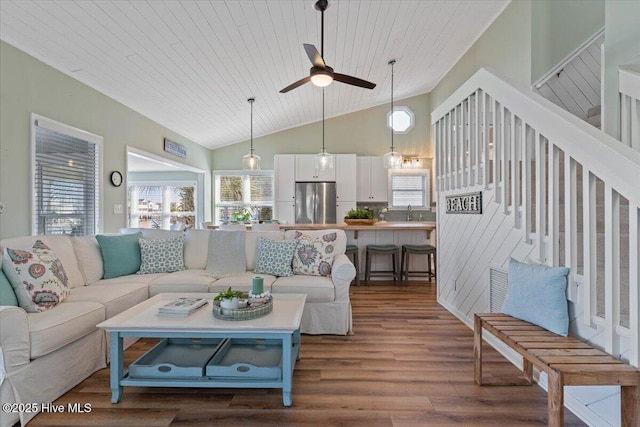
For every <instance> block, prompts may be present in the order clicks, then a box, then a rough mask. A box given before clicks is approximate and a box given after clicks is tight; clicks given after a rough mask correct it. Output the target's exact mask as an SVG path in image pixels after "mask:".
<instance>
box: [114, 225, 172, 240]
mask: <svg viewBox="0 0 640 427" xmlns="http://www.w3.org/2000/svg"><path fill="white" fill-rule="evenodd" d="M136 233H142V238H143V239H147V240H155V239H168V238H170V237H179V236H184V231H180V230H159V229H156V228H121V229H120V234H136Z"/></svg>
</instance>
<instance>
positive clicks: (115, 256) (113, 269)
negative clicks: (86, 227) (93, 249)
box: [96, 232, 142, 279]
mask: <svg viewBox="0 0 640 427" xmlns="http://www.w3.org/2000/svg"><path fill="white" fill-rule="evenodd" d="M138 239H142V233H141V232H140V233H133V234H122V235H118V236H103V235H100V234H99V235H97V236H96V240H97V241H98V244H99V245H100V252H101V253H102V262H103V264H104V275H103V276H102V278H103V279H111V278H114V277H120V276H126V275H127V274H135V273H137V272H138V270H140V263H141V257H140V243H138Z"/></svg>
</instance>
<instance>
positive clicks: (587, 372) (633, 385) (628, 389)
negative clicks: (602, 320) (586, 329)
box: [473, 313, 640, 427]
mask: <svg viewBox="0 0 640 427" xmlns="http://www.w3.org/2000/svg"><path fill="white" fill-rule="evenodd" d="M483 329H484V330H486V331H487V332H489V333H491V334H493V335H495V336H496V337H497V338H498V339H500V340H501V341H502V342H504V343H505V344H506V345H508V346H509V347H511V348H512V349H514V350H515V351H517V352H518V353H519V354H520V355H521V356H522V359H523V369H522V370H523V374H524V378H520V379H519V381H507V382H505V381H504V380H502V381H501V380H496V379H490V378H485V379H483V378H482V330H483ZM473 353H474V362H475V365H474V371H475V381H476V383H477V384H478V385H525V384H529V385H530V384H532V383H533V366H535V367H536V368H538V369H539V370H540V371H543V372H545V373H546V374H547V376H548V407H549V426H554V427H556V426H562V425H564V386H565V385H619V386H620V388H621V396H622V398H621V421H622V422H621V425H622V426H624V427H638V426H639V425H640V424H639V423H640V415H639V414H640V371H639V370H638V369H636V368H634V367H633V366H629V365H627V364H625V363H623V362H621V361H619V360H618V359H616V358H614V357H612V356H611V355H609V354H607V353H604V352H602V351H600V350H598V349H595V348H593V347H592V346H590V345H589V344H586V343H584V342H582V341H580V340H579V339H577V338H573V337H561V336H559V335H556V334H554V333H551V332H549V331H547V330H546V329H543V328H541V327H539V326H536V325H534V324H531V323H529V322H525V321H523V320H519V319H516V318H513V317H511V316H508V315H506V314H500V313H491V314H476V315H475V319H474V348H473Z"/></svg>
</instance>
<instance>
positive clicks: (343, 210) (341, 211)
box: [336, 200, 356, 224]
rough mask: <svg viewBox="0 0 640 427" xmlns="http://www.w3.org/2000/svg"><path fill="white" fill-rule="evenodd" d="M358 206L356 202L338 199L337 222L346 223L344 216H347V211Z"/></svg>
mask: <svg viewBox="0 0 640 427" xmlns="http://www.w3.org/2000/svg"><path fill="white" fill-rule="evenodd" d="M355 208H356V202H355V201H353V202H346V201H340V200H338V203H336V224H344V217H345V216H347V212H349V211H350V210H351V209H355Z"/></svg>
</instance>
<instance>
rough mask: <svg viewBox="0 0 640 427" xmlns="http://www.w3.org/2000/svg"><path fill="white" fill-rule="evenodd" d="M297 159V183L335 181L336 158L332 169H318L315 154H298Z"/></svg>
mask: <svg viewBox="0 0 640 427" xmlns="http://www.w3.org/2000/svg"><path fill="white" fill-rule="evenodd" d="M295 158H296V175H295V177H296V181H335V180H336V168H335V156H334V159H333V160H334V162H333V165H334V167H333V168H332V169H326V170H319V169H316V163H315V155H314V154H298V155H296V156H295Z"/></svg>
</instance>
